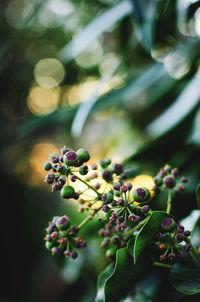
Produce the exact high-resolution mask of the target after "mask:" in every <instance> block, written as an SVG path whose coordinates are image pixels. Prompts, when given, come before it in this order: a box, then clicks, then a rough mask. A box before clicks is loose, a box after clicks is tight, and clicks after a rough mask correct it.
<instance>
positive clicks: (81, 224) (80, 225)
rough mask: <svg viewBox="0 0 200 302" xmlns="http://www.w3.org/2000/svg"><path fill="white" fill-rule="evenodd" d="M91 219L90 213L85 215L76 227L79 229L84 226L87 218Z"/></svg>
mask: <svg viewBox="0 0 200 302" xmlns="http://www.w3.org/2000/svg"><path fill="white" fill-rule="evenodd" d="M90 219H91V215H89V216H87V217H86V218H85V219H84V220H83V221H82V222H81V223H80V224H79V225H78V228H79V229H80V228H81V227H82V226H84V225H85V224H86V223H87V222H88V220H90Z"/></svg>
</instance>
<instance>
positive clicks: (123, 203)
mask: <svg viewBox="0 0 200 302" xmlns="http://www.w3.org/2000/svg"><path fill="white" fill-rule="evenodd" d="M118 205H119V206H120V207H124V206H125V200H124V199H122V198H120V199H119V200H118Z"/></svg>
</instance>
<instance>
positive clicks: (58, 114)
mask: <svg viewBox="0 0 200 302" xmlns="http://www.w3.org/2000/svg"><path fill="white" fill-rule="evenodd" d="M164 78H166V79H169V75H168V74H167V73H166V71H165V69H164V67H163V64H161V63H155V64H153V65H152V66H150V67H149V68H148V69H147V70H146V71H145V72H143V73H142V74H141V76H139V77H138V78H137V79H135V78H134V79H132V80H129V82H128V83H127V85H126V86H125V87H122V88H119V89H116V90H114V91H112V92H110V93H108V94H106V95H105V96H102V97H100V98H98V100H97V101H95V104H94V105H93V104H92V105H93V107H92V109H91V112H98V111H101V110H104V109H107V108H109V107H112V106H117V105H118V104H121V105H122V104H123V103H125V104H126V103H130V102H131V101H133V100H134V98H135V97H137V96H138V95H139V94H140V93H141V92H143V91H144V90H146V89H148V88H149V87H152V86H154V85H155V84H156V83H157V82H158V83H159V81H160V80H161V79H164ZM168 87H169V88H170V86H168ZM155 97H156V94H155ZM90 105H91V104H90V102H89V104H88V103H87V102H86V103H85V105H84V106H85V108H87V106H88V107H89V110H90ZM78 108H79V105H75V106H73V107H69V106H68V107H61V108H58V109H57V110H56V111H54V112H53V113H51V114H49V115H46V116H40V117H36V116H34V117H32V118H30V119H28V120H27V121H25V122H23V123H22V124H21V125H20V126H19V128H18V134H19V135H20V136H26V135H27V134H29V133H31V132H33V131H35V130H37V129H40V128H41V127H44V126H47V125H48V124H52V123H58V122H68V123H69V122H71V120H72V119H73V117H74V115H75V114H76V112H77V109H78ZM87 111H88V108H87Z"/></svg>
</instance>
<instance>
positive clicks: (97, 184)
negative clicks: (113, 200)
mask: <svg viewBox="0 0 200 302" xmlns="http://www.w3.org/2000/svg"><path fill="white" fill-rule="evenodd" d="M94 187H95V189H96V190H98V189H100V187H101V185H100V183H99V182H97V183H96V184H95V185H94Z"/></svg>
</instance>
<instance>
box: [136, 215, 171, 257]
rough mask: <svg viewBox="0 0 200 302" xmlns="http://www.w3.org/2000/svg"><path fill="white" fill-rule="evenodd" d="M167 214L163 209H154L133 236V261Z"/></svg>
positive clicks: (149, 242) (151, 239)
mask: <svg viewBox="0 0 200 302" xmlns="http://www.w3.org/2000/svg"><path fill="white" fill-rule="evenodd" d="M167 216H169V215H168V214H167V213H166V212H163V211H154V212H153V213H152V214H151V216H150V217H149V219H148V220H147V222H146V223H145V224H144V225H143V227H142V228H141V230H140V232H139V233H138V234H137V236H136V238H135V245H134V251H133V254H134V262H135V263H136V261H137V260H138V257H139V255H140V254H141V253H142V252H143V251H144V250H145V248H146V247H147V246H148V245H150V244H151V243H152V242H153V238H154V236H155V234H156V233H157V231H158V229H159V228H160V224H161V221H162V220H163V219H164V218H165V217H167Z"/></svg>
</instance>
